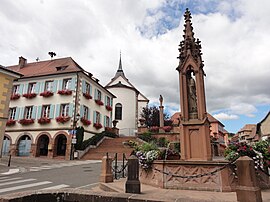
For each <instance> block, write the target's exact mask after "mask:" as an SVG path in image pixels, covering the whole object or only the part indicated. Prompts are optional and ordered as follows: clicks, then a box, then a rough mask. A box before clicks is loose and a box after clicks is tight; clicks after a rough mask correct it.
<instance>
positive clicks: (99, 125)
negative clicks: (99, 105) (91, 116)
mask: <svg viewBox="0 0 270 202" xmlns="http://www.w3.org/2000/svg"><path fill="white" fill-rule="evenodd" d="M94 127H95V128H96V129H97V130H98V129H100V128H102V125H101V123H94Z"/></svg>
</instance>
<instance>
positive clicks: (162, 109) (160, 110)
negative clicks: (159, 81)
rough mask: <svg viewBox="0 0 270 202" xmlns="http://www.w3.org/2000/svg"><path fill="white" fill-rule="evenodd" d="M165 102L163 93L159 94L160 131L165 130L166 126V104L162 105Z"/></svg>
mask: <svg viewBox="0 0 270 202" xmlns="http://www.w3.org/2000/svg"><path fill="white" fill-rule="evenodd" d="M162 103H163V97H162V95H160V96H159V127H160V129H159V132H164V130H163V127H164V113H163V111H164V106H163V105H162Z"/></svg>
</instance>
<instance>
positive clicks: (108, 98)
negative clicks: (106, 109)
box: [105, 96, 111, 106]
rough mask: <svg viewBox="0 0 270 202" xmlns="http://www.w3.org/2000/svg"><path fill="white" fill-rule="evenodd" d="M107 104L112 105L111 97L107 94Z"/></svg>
mask: <svg viewBox="0 0 270 202" xmlns="http://www.w3.org/2000/svg"><path fill="white" fill-rule="evenodd" d="M105 104H106V106H111V98H110V97H108V96H106V103H105Z"/></svg>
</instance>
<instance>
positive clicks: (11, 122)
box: [6, 119, 16, 126]
mask: <svg viewBox="0 0 270 202" xmlns="http://www.w3.org/2000/svg"><path fill="white" fill-rule="evenodd" d="M15 123H16V121H15V120H13V119H9V120H7V123H6V125H7V126H14V125H15Z"/></svg>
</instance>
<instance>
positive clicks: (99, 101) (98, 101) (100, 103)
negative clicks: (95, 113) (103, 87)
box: [95, 100, 104, 105]
mask: <svg viewBox="0 0 270 202" xmlns="http://www.w3.org/2000/svg"><path fill="white" fill-rule="evenodd" d="M95 102H96V103H97V104H98V105H104V104H103V102H102V101H101V100H95Z"/></svg>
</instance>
